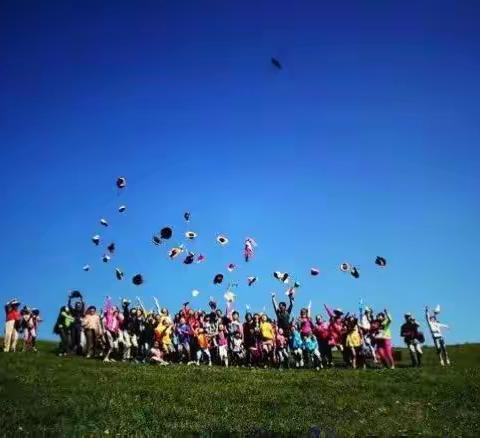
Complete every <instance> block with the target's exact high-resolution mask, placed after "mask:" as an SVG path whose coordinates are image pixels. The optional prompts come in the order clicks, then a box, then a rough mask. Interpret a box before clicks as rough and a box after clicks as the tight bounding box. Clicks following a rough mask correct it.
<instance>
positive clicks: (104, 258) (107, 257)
mask: <svg viewBox="0 0 480 438" xmlns="http://www.w3.org/2000/svg"><path fill="white" fill-rule="evenodd" d="M102 260H103V263H108V262H109V260H110V256H109V255H108V254H103V257H102Z"/></svg>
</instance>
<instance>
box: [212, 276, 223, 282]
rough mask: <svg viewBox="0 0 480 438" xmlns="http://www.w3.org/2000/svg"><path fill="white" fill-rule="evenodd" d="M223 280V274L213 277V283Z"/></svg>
mask: <svg viewBox="0 0 480 438" xmlns="http://www.w3.org/2000/svg"><path fill="white" fill-rule="evenodd" d="M222 281H223V274H217V275H215V277H213V284H221V283H222Z"/></svg>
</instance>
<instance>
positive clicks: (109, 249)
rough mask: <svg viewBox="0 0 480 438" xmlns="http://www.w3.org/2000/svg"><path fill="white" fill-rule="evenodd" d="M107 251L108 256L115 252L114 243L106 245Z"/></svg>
mask: <svg viewBox="0 0 480 438" xmlns="http://www.w3.org/2000/svg"><path fill="white" fill-rule="evenodd" d="M107 250H108V252H109V253H110V254H113V253H114V252H115V243H113V242H112V243H111V244H110V245H108V246H107Z"/></svg>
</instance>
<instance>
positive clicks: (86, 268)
mask: <svg viewBox="0 0 480 438" xmlns="http://www.w3.org/2000/svg"><path fill="white" fill-rule="evenodd" d="M82 269H83V270H84V271H90V265H85V266H84V267H83V268H82Z"/></svg>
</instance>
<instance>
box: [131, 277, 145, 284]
mask: <svg viewBox="0 0 480 438" xmlns="http://www.w3.org/2000/svg"><path fill="white" fill-rule="evenodd" d="M132 283H133V284H134V285H135V286H140V285H141V284H142V283H143V277H142V275H141V274H136V275H134V276H133V277H132Z"/></svg>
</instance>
